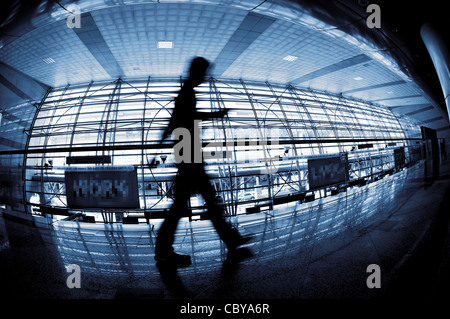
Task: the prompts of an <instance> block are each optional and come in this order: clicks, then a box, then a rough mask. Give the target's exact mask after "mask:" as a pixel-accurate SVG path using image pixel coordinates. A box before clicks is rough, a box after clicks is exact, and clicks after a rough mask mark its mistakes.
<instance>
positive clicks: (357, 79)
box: [353, 76, 363, 81]
mask: <svg viewBox="0 0 450 319" xmlns="http://www.w3.org/2000/svg"><path fill="white" fill-rule="evenodd" d="M353 80H356V81H361V80H363V78H362V77H360V76H357V77H356V78H353Z"/></svg>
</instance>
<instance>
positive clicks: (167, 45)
mask: <svg viewBox="0 0 450 319" xmlns="http://www.w3.org/2000/svg"><path fill="white" fill-rule="evenodd" d="M158 49H173V42H172V41H158ZM42 61H44V62H45V63H46V64H52V63H55V60H54V59H52V58H50V57H48V58H45V59H42Z"/></svg>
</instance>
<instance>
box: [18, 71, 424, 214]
mask: <svg viewBox="0 0 450 319" xmlns="http://www.w3.org/2000/svg"><path fill="white" fill-rule="evenodd" d="M181 82H182V79H153V78H147V79H143V80H134V81H126V80H122V79H118V80H116V81H113V82H108V83H93V82H92V83H89V84H85V85H77V86H66V87H61V88H57V89H53V90H52V91H51V93H50V94H49V95H48V96H47V97H46V98H45V100H43V103H41V105H40V108H39V109H38V112H37V114H36V117H35V118H34V119H33V123H32V127H31V130H30V134H29V141H28V150H29V151H30V152H29V153H28V154H27V155H26V168H27V169H26V173H25V182H26V183H25V191H24V192H25V197H26V202H27V204H28V205H27V207H28V211H29V212H30V213H34V214H42V212H43V210H42V207H53V208H57V209H66V208H67V207H66V206H67V201H66V195H65V185H64V172H65V170H67V169H68V168H69V167H71V168H73V167H77V166H80V167H86V165H85V164H70V163H68V162H67V158H68V157H71V156H81V155H82V156H88V155H95V156H110V158H111V163H108V164H96V165H101V166H105V165H112V166H120V165H133V166H134V167H136V168H137V172H138V184H139V202H140V208H139V209H136V210H133V211H127V212H125V216H127V215H128V216H134V217H136V218H138V219H139V221H144V220H145V219H146V218H147V219H148V218H151V217H156V216H161V215H158V214H164V211H165V209H167V208H168V207H170V205H171V203H172V188H171V187H172V180H173V178H174V176H175V174H176V167H175V166H174V161H175V158H174V155H173V151H172V149H171V148H170V147H169V145H159V144H158V141H159V138H160V137H161V134H162V131H163V129H164V128H165V127H166V125H167V124H168V121H169V119H170V116H171V112H172V108H173V103H174V102H173V100H174V98H175V97H176V95H177V92H178V90H179V88H180V86H181ZM197 99H198V103H197V108H198V110H199V111H202V110H205V111H211V110H212V111H214V110H219V109H222V108H224V107H226V108H228V109H229V112H228V117H227V118H225V119H214V120H210V121H203V122H202V123H201V134H202V141H203V146H204V148H203V152H204V159H205V162H206V164H207V171H208V173H209V174H210V175H211V177H212V181H213V183H214V187H215V188H216V191H217V194H218V196H220V197H221V198H222V200H223V202H224V203H225V205H226V207H227V212H228V213H229V215H231V216H233V215H236V214H242V213H246V212H249V210H251V208H252V207H263V206H264V205H267V207H270V206H271V205H272V204H273V203H274V200H275V199H277V198H282V197H283V196H287V195H293V194H300V193H305V192H312V191H317V192H318V194H319V196H322V195H323V196H326V195H327V194H328V192H331V191H332V190H333V187H337V185H330V187H325V188H324V189H322V190H320V191H318V190H313V189H310V186H309V183H308V167H307V163H308V162H307V161H308V159H311V158H318V157H319V158H320V157H326V156H333V155H334V156H339V155H340V154H347V155H346V156H348V161H349V179H350V181H351V180H358V179H361V178H367V179H370V178H373V177H375V176H376V175H377V174H379V173H381V172H385V171H388V170H390V169H393V168H394V166H395V162H394V149H396V148H398V147H404V148H405V152H406V162H409V161H411V154H412V153H411V150H412V149H413V147H415V143H416V142H415V141H413V140H408V139H413V138H420V128H419V127H418V126H417V125H415V124H414V123H413V122H412V121H410V120H409V119H408V118H405V117H399V116H397V115H395V114H394V113H392V112H391V111H390V110H388V109H385V108H381V107H379V106H376V105H372V104H367V103H366V102H364V101H359V100H354V99H349V98H346V97H343V96H339V95H331V94H327V93H325V92H318V91H313V90H308V89H299V88H295V87H293V86H291V85H287V86H286V85H284V86H279V85H273V84H270V83H254V82H244V81H242V80H240V81H231V80H230V81H227V80H218V79H213V78H211V79H209V81H207V82H206V83H204V84H203V85H202V86H200V87H199V88H198V89H197ZM173 142H174V143H176V141H173ZM154 158H155V159H156V160H157V166H156V167H152V168H150V167H149V165H148V164H149V162H150V161H151V160H152V159H154ZM93 165H94V164H92V165H90V166H93ZM88 166H89V165H88ZM334 190H335V189H334ZM190 205H191V208H192V213H193V216H194V218H195V217H198V218H201V217H200V216H201V214H199V213H201V212H202V209H203V202H202V199H201V197H200V196H195V195H193V196H192V197H191V203H190ZM71 212H82V213H83V214H86V215H92V216H93V218H94V219H95V220H96V221H103V222H105V221H113V222H114V221H120V219H121V217H119V215H120V216H122V213H123V212H119V214H114V213H117V212H116V211H114V210H111V209H110V210H97V211H94V210H78V211H77V210H71ZM105 214H111V215H110V217H108V218H109V219H107V218H106V217H105V216H106V215H105ZM55 218H60V217H56V216H55Z"/></svg>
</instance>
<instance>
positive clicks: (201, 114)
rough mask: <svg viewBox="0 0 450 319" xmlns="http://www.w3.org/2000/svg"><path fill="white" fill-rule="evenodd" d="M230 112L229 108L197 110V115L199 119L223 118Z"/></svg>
mask: <svg viewBox="0 0 450 319" xmlns="http://www.w3.org/2000/svg"><path fill="white" fill-rule="evenodd" d="M227 113H228V109H226V108H225V109H223V110H220V111H216V112H196V114H195V117H196V118H197V119H199V120H209V119H217V118H219V119H220V118H223V117H224V116H225V115H226V114H227Z"/></svg>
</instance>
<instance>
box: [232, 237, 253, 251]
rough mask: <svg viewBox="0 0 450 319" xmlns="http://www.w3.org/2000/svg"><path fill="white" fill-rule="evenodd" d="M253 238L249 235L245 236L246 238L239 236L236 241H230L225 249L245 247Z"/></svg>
mask: <svg viewBox="0 0 450 319" xmlns="http://www.w3.org/2000/svg"><path fill="white" fill-rule="evenodd" d="M254 238H255V237H254V236H251V235H247V236H240V237H239V238H238V239H235V240H233V241H231V242H230V243H229V244H228V245H227V248H228V250H235V249H236V248H238V247H239V246H242V245H245V244H247V243H248V242H250V241H251V240H253V239H254Z"/></svg>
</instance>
